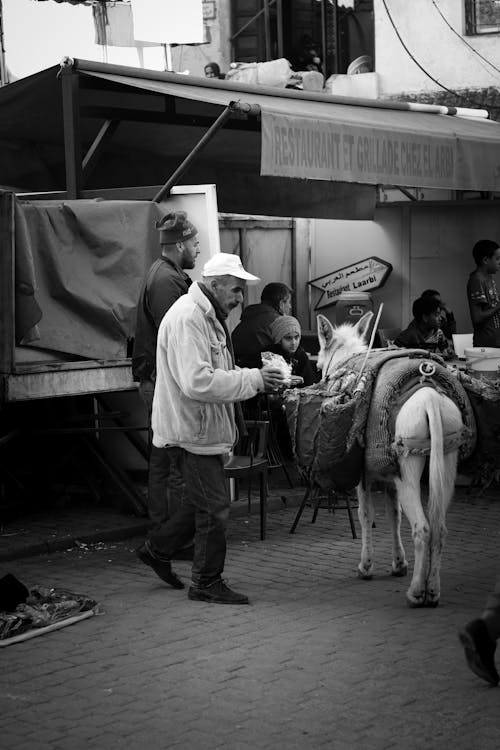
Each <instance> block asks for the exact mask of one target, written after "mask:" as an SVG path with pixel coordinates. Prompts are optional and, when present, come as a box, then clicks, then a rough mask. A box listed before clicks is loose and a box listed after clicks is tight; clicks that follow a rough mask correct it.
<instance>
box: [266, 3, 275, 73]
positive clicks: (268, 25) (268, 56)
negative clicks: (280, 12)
mask: <svg viewBox="0 0 500 750" xmlns="http://www.w3.org/2000/svg"><path fill="white" fill-rule="evenodd" d="M264 35H265V41H266V60H272V58H273V55H272V50H271V17H270V15H269V3H268V0H264Z"/></svg>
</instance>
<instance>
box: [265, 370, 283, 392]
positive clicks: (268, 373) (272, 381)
mask: <svg viewBox="0 0 500 750" xmlns="http://www.w3.org/2000/svg"><path fill="white" fill-rule="evenodd" d="M260 374H261V375H262V380H263V381H264V388H265V390H266V391H277V390H278V388H280V387H281V386H282V385H284V384H285V376H284V374H283V371H282V370H280V369H279V368H277V367H271V366H270V365H266V366H265V367H262V368H261V371H260Z"/></svg>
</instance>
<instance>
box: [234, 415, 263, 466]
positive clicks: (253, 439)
mask: <svg viewBox="0 0 500 750" xmlns="http://www.w3.org/2000/svg"><path fill="white" fill-rule="evenodd" d="M245 427H246V430H247V434H246V435H242V436H241V437H240V439H239V441H238V443H237V445H236V447H235V449H234V454H235V455H236V456H250V457H251V458H266V456H267V448H268V438H269V422H268V421H265V420H259V419H245Z"/></svg>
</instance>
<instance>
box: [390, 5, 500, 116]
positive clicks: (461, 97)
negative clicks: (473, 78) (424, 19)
mask: <svg viewBox="0 0 500 750" xmlns="http://www.w3.org/2000/svg"><path fill="white" fill-rule="evenodd" d="M382 4H383V6H384V8H385V12H386V13H387V17H388V19H389V21H390V22H391V25H392V27H393V29H394V31H395V32H396V36H397V38H398V39H399V41H400V43H401V46H402V47H403V49H404V51H405V52H406V54H407V55H408V57H409V58H410V59H411V60H413V62H414V63H415V65H416V66H417V67H418V68H420V70H421V71H422V73H424V74H425V75H426V76H427V78H430V80H431V81H433V82H434V83H436V84H437V85H438V86H439V87H440V88H442V89H444V90H445V91H448V93H449V94H453V96H456V97H457V99H460V100H462V101H468V102H470V103H471V104H473V105H474V106H475V107H479V108H480V109H483V108H484V107H485V106H487V107H488V108H489V109H496V110H498V109H500V106H498V105H497V106H495V105H491V104H490V105H485V104H484V103H483V102H478V101H475V100H474V99H471V98H470V97H468V96H466V95H464V94H459V93H458V91H454V90H453V89H450V88H448V86H445V85H444V83H441V81H438V79H437V78H434V76H432V75H431V74H430V73H429V72H428V71H427V70H426V69H425V68H424V67H423V65H421V64H420V63H419V61H418V60H417V59H416V58H415V57H414V56H413V55H412V53H411V52H410V50H409V49H408V47H407V46H406V44H405V42H404V41H403V38H402V36H401V34H400V33H399V30H398V27H397V26H396V24H395V23H394V19H393V18H392V16H391V14H390V12H389V8H388V7H387V3H386V0H382Z"/></svg>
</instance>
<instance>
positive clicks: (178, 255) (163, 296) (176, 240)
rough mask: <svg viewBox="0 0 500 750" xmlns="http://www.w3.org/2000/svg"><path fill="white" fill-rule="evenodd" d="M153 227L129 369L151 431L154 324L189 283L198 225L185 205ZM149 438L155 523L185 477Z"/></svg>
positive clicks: (167, 511)
mask: <svg viewBox="0 0 500 750" xmlns="http://www.w3.org/2000/svg"><path fill="white" fill-rule="evenodd" d="M156 228H157V229H159V230H160V248H161V257H160V258H158V259H157V260H155V262H154V263H153V265H152V266H151V268H150V269H149V271H148V273H147V275H146V278H145V280H144V283H143V286H142V289H141V292H140V296H139V303H138V306H137V318H136V329H135V339H134V349H133V353H132V374H133V377H134V380H138V381H139V393H140V394H141V396H142V399H143V401H144V403H145V404H146V407H147V410H148V426H149V430H150V433H151V409H152V404H153V392H154V387H155V378H156V366H155V361H156V338H157V334H158V328H159V325H160V323H161V320H162V318H163V316H164V315H165V313H166V312H167V310H168V309H169V308H170V307H171V306H172V305H173V303H174V302H175V301H176V300H177V299H178V298H179V297H180V296H181V295H183V294H186V292H187V290H188V289H189V286H190V284H191V279H190V278H189V276H188V275H187V273H185V269H187V270H190V269H193V268H194V267H195V264H196V258H197V256H198V255H199V249H198V248H199V240H198V230H197V229H196V227H195V226H194V224H192V223H191V222H190V221H189V220H188V218H187V214H186V212H185V211H173V212H172V213H169V214H167V215H166V216H164V217H163V218H162V219H161V220H160V221H159V222H157V223H156ZM150 443H151V445H150V456H149V472H148V515H149V518H150V519H151V521H153V522H154V523H156V524H160V523H161V522H162V521H165V520H166V519H167V518H168V516H169V515H171V514H172V513H173V512H174V510H175V508H176V507H177V505H179V503H181V502H182V498H183V494H184V482H183V479H182V475H181V472H180V469H179V467H178V466H176V465H175V463H174V464H172V463H171V461H170V459H169V456H168V454H167V452H166V451H165V450H164V449H162V448H157V447H156V446H155V445H154V444H153V443H152V442H151V439H150Z"/></svg>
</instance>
